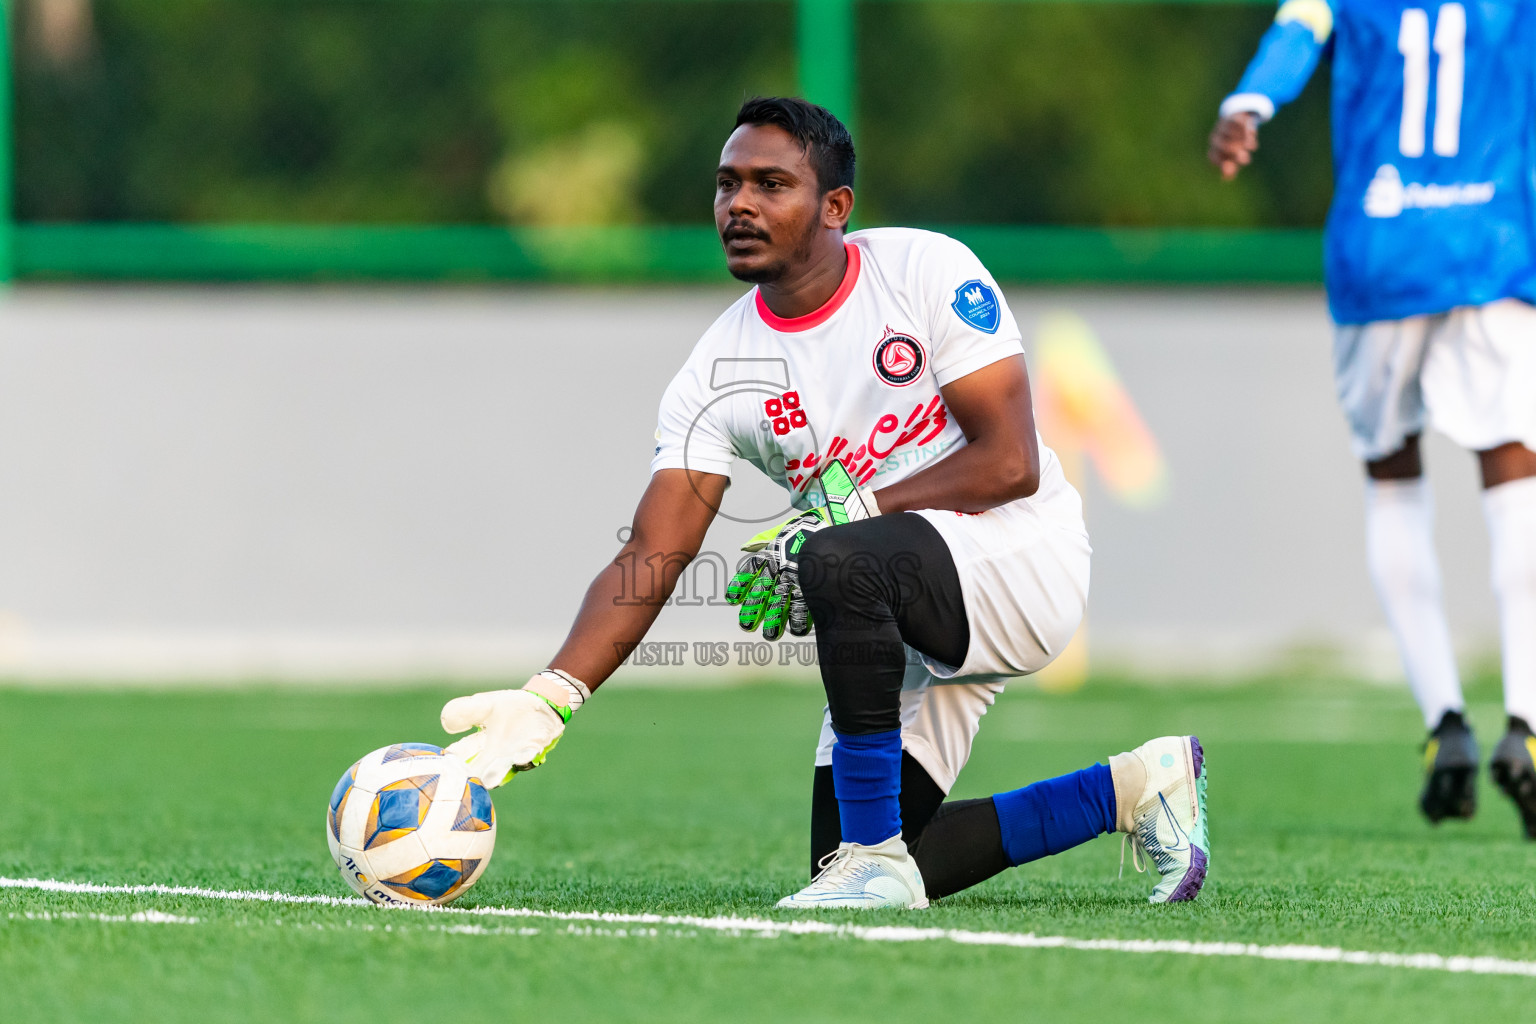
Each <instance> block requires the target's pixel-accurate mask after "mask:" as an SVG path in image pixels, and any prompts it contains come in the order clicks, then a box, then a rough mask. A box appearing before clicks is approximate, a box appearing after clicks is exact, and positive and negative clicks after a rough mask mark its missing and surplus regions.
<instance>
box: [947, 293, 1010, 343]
mask: <svg viewBox="0 0 1536 1024" xmlns="http://www.w3.org/2000/svg"><path fill="white" fill-rule="evenodd" d="M950 308H951V309H953V310H954V311H955V315H956V316H958V317H959V318H960V319H961V320H964V321H965V322H966V323H968V324H970V325H971V326H972V327H974V328H976V329H977V330H978V331H983V332H985V333H987V334H996V333H997V326H998V324H1000V323H1001V322H1002V319H1003V310H1002V307H1001V306H1000V305H998V302H997V293H996V292H994V291H993V290H992V289H991V287H989V286H988V285H985V284H983V283H982V282H980V281H974V280H972V281H967V282H965V284H963V285H961V286H960V287H959V288H956V289H955V301H954V302H952V303H950Z"/></svg>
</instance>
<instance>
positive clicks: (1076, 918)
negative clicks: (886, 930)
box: [0, 678, 1536, 1024]
mask: <svg viewBox="0 0 1536 1024" xmlns="http://www.w3.org/2000/svg"><path fill="white" fill-rule="evenodd" d="M453 693H454V690H453V689H451V688H443V687H421V688H416V689H410V690H400V689H364V688H347V689H297V688H280V687H274V688H250V689H236V690H170V691H163V692H145V691H100V690H77V691H34V690H24V689H9V690H7V689H0V780H3V781H4V788H3V792H4V793H5V799H4V800H3V801H0V875H5V876H9V877H12V878H17V877H39V878H55V879H65V880H70V881H89V882H99V883H108V884H124V883H165V884H176V885H201V886H207V887H212V888H219V889H252V888H261V889H272V890H280V891H283V892H289V893H319V894H332V895H338V896H340V895H350V893H349V892H348V890H347V889H346V888H345V887H344V885H343V884H342V882H341V880H340V878H339V876H338V875H337V873H336V871H335V869H334V867H333V866H332V865H331V863H330V859H329V856H328V854H327V852H326V846H325V840H324V835H323V832H322V829H323V822H324V810H325V803H326V798H327V796H328V795H329V793H330V791H331V787H332V786H333V785H334V783H335V780H336V778H337V777H338V776H339V775H340V774H341V772H342V771H343V770H344V769H345V768H346V767H347V766H348V765H349V764H350V763H351V762H352V761H353V760H354V759H355V758H357V757H358V756H359V755H361V754H362V753H364V752H366V751H368V750H370V749H373V748H375V747H378V746H382V745H384V744H386V743H390V742H397V741H403V740H428V741H439V740H441V738H442V737H441V734H440V732H439V730H438V729H437V727H436V719H437V711H438V708H439V707H440V706H441V703H442V701H443V699H444V698H445V697H447V696H451V695H452V694H453ZM1474 695H1475V696H1476V698H1477V700H1476V701H1475V702H1474V704H1473V706H1472V709H1471V717H1472V719H1473V722H1474V724H1475V725H1476V726H1477V727H1478V729H1479V733H1480V736H1481V737H1482V740H1483V744H1484V748H1485V750H1486V749H1488V748H1490V747H1491V746H1492V744H1493V743H1494V742H1496V740H1497V738H1498V729H1499V728H1500V725H1501V719H1500V711H1499V708H1498V705H1497V691H1496V689H1494V688H1492V686H1491V684H1489V683H1487V682H1486V681H1485V682H1484V683H1483V684H1482V686H1481V687H1480V688H1478V689H1476V690H1474ZM820 703H821V702H820V698H819V695H818V693H817V692H816V691H815V690H814V689H813V688H810V687H806V686H789V685H784V686H771V685H761V686H752V687H742V688H731V689H724V688H723V689H686V688H677V689H649V688H647V689H625V688H624V687H623V686H622V684H620V685H616V686H614V687H611V688H609V689H607V690H604V691H603V692H602V693H601V694H600V695H599V697H598V699H596V700H594V701H593V702H592V703H591V704H590V705H589V706H588V707H587V708H586V709H584V710H583V711H582V712H581V714H580V715H579V716H578V717H577V719H576V721H575V723H574V724H573V726H572V728H571V729H570V731H569V732H568V733H567V735H566V738H565V739H564V740H563V741H562V742H561V745H560V748H559V749H558V750H557V751H556V752H555V753H554V754H553V755H552V756H551V758H550V761H549V764H548V766H547V767H545V768H543V769H540V770H539V771H537V772H535V773H533V774H531V775H528V776H524V777H522V778H519V779H518V780H517V781H516V782H514V783H513V784H511V785H510V786H508V787H507V788H506V789H503V790H499V791H497V793H496V804H497V811H498V816H499V826H500V835H499V840H498V844H497V850H496V855H495V858H494V860H493V861H492V863H491V866H490V868H489V870H488V871H487V873H486V875H485V876H484V878H482V880H481V881H480V883H479V884H478V885H477V886H476V887H475V888H474V890H472V891H471V892H470V893H469V894H468V895H467V896H466V897H465V898H464V899H463V900H461V901H460V903H459V905H460V906H470V907H473V906H491V907H530V908H538V909H543V910H560V911H593V910H598V911H619V912H626V913H636V912H646V913H661V914H680V915H699V916H713V915H721V914H733V915H741V916H768V917H774V918H787V917H788V915H785V914H783V913H781V912H778V911H775V910H773V909H772V904H773V901H774V900H775V899H777V898H778V897H779V896H781V895H783V894H784V893H786V892H789V891H791V890H792V889H794V888H797V887H798V886H799V885H800V884H802V882H803V879H804V877H805V871H806V862H807V857H808V851H807V842H806V825H807V817H808V815H807V800H808V796H809V791H810V769H809V764H810V754H811V748H812V746H813V743H814V740H815V736H816V729H817V727H818V724H819V719H820ZM1172 732H1195V733H1197V734H1199V736H1200V738H1201V740H1202V742H1203V743H1204V745H1205V749H1206V752H1207V757H1208V763H1209V766H1210V814H1211V823H1212V824H1211V841H1212V847H1213V849H1212V860H1211V865H1212V866H1211V875H1210V880H1209V882H1208V883H1207V886H1206V889H1205V892H1204V893H1203V894H1202V896H1201V898H1200V900H1199V901H1198V902H1196V903H1195V904H1193V905H1185V906H1175V907H1166V906H1163V907H1152V906H1148V905H1147V904H1146V903H1145V896H1146V893H1147V892H1148V891H1149V889H1150V885H1151V883H1150V880H1149V877H1148V876H1138V875H1134V874H1132V873H1131V872H1130V870H1129V867H1128V868H1127V872H1126V873H1127V877H1126V878H1124V879H1120V880H1117V879H1116V877H1115V876H1116V869H1117V866H1118V854H1119V851H1118V844H1117V841H1116V840H1114V839H1110V838H1103V839H1099V840H1096V841H1094V842H1091V843H1088V844H1086V845H1085V846H1083V847H1080V848H1078V849H1075V850H1072V851H1070V852H1068V853H1066V854H1064V855H1061V856H1059V857H1056V858H1052V859H1050V860H1047V861H1044V862H1040V863H1036V864H1032V865H1027V866H1025V867H1023V868H1020V869H1016V870H1014V871H1011V872H1009V873H1007V874H1006V875H1004V876H1003V877H1000V878H997V879H994V880H992V881H990V882H988V883H986V884H984V885H982V886H980V887H978V888H976V889H974V890H972V891H970V892H968V893H965V894H961V895H959V896H956V897H952V898H950V899H948V900H944V901H942V902H941V903H937V904H935V906H934V907H933V908H932V909H930V910H928V911H925V912H921V913H907V914H896V913H883V914H876V915H863V916H860V915H854V914H851V913H847V912H843V913H833V914H828V915H825V917H824V918H823V919H825V920H832V921H848V922H857V923H860V924H895V925H921V926H935V927H944V928H956V929H967V930H972V931H981V930H985V931H1007V932H1035V933H1037V934H1040V935H1067V936H1073V937H1080V938H1156V939H1190V940H1221V941H1236V942H1248V943H1260V944H1286V943H1298V944H1317V945H1325V946H1343V947H1345V948H1349V949H1359V950H1373V951H1387V952H1434V953H1441V954H1447V955H1453V954H1479V955H1494V956H1500V957H1506V958H1512V959H1519V960H1536V870H1533V868H1536V845H1530V844H1527V843H1525V842H1524V841H1523V840H1522V839H1521V838H1520V837H1519V828H1518V825H1517V819H1516V816H1515V814H1514V811H1513V809H1512V808H1511V807H1510V806H1508V804H1507V803H1506V802H1505V801H1504V800H1503V798H1502V796H1500V795H1499V794H1498V793H1497V792H1496V790H1494V789H1493V787H1492V786H1491V785H1488V784H1486V782H1485V784H1484V785H1483V787H1482V800H1483V806H1482V809H1481V812H1480V814H1479V816H1478V818H1477V820H1475V821H1474V822H1471V823H1465V824H1463V823H1456V824H1453V825H1446V826H1442V827H1440V828H1438V829H1432V828H1430V827H1429V826H1427V825H1426V824H1425V823H1424V822H1423V821H1422V820H1421V819H1420V818H1419V817H1418V815H1417V813H1416V811H1415V809H1414V800H1415V795H1416V791H1417V786H1418V772H1419V753H1418V744H1419V742H1420V740H1421V732H1422V730H1421V727H1420V723H1419V721H1418V717H1417V713H1416V712H1415V710H1414V709H1413V707H1412V704H1411V702H1410V700H1409V698H1408V696H1407V694H1406V693H1405V692H1403V691H1402V690H1399V689H1392V688H1373V687H1368V686H1364V685H1360V684H1355V683H1349V682H1340V681H1329V680H1323V679H1316V678H1308V679H1301V680H1269V681H1263V682H1254V683H1247V684H1243V685H1233V686H1228V687H1211V686H1173V685H1166V686H1151V685H1136V684H1132V683H1129V682H1124V681H1120V682H1116V681H1096V682H1094V683H1091V684H1090V685H1089V686H1088V687H1087V688H1085V689H1084V690H1082V691H1080V692H1078V693H1075V694H1071V695H1065V696H1051V695H1046V694H1042V693H1039V692H1037V691H1035V690H1033V689H1032V688H1030V687H1029V686H1027V685H1020V686H1016V687H1015V688H1014V689H1013V690H1012V691H1011V692H1009V693H1008V694H1007V695H1005V696H1004V698H1003V699H1002V701H1001V702H1000V703H999V704H998V706H997V708H996V709H995V710H994V711H993V712H992V713H991V714H990V715H988V716H987V718H986V720H985V721H984V723H983V726H982V730H981V735H980V737H979V739H978V742H977V746H976V752H975V756H974V758H973V760H972V762H971V765H970V766H969V768H968V769H967V770H966V773H965V775H964V776H963V777H962V778H961V781H960V785H959V787H958V788H957V791H956V794H955V795H957V796H979V795H985V794H987V793H991V792H994V791H996V790H1001V789H1011V788H1015V787H1017V786H1020V785H1023V784H1025V783H1027V782H1030V781H1033V780H1035V779H1038V778H1042V777H1046V776H1050V775H1054V774H1059V773H1062V772H1066V771H1070V770H1073V769H1076V768H1080V767H1083V766H1084V765H1086V764H1087V763H1089V762H1091V761H1093V760H1096V759H1098V760H1102V759H1103V758H1105V757H1106V756H1107V755H1109V754H1111V753H1114V752H1116V751H1119V750H1122V749H1126V748H1129V747H1131V746H1134V745H1135V744H1136V743H1138V742H1140V741H1141V740H1143V739H1146V738H1149V737H1151V736H1156V735H1160V734H1165V733H1172ZM150 910H153V911H157V912H161V913H165V914H172V915H178V916H182V917H195V918H197V923H195V924H174V923H158V924H157V923H135V922H131V921H111V920H99V919H92V918H89V917H61V916H60V915H61V914H78V915H89V914H98V915H107V916H109V917H111V916H126V915H132V914H134V913H142V912H144V911H150ZM29 915H30V916H29ZM45 915H47V916H45ZM465 925H472V926H474V927H470V928H465V927H464V926H465ZM1533 998H1536V978H1519V977H1490V976H1474V975H1462V974H1447V973H1441V972H1430V971H1417V970H1408V969H1402V968H1391V967H1383V966H1361V965H1349V964H1328V963H1294V962H1280V961H1266V960H1259V959H1252V958H1205V957H1193V956H1179V955H1162V954H1158V955H1133V954H1128V953H1122V952H1091V951H1073V950H1060V949H1055V950H1039V949H1010V948H991V947H977V946H967V945H963V944H958V943H954V942H948V941H930V942H903V943H886V942H869V941H862V940H860V939H858V938H855V937H848V936H826V935H779V936H778V937H774V938H766V937H759V936H757V935H755V934H752V933H728V932H726V933H722V932H717V931H712V930H709V929H701V928H691V927H686V926H682V927H676V926H661V927H656V928H649V927H637V926H634V925H623V924H619V925H612V924H608V925H605V924H602V923H597V924H595V925H592V924H586V923H581V922H575V923H573V922H568V921H559V920H550V919H538V918H523V919H517V918H506V917H480V918H469V917H464V916H460V915H445V914H438V915H429V914H420V913H415V912H410V911H384V910H378V909H374V908H371V907H350V906H344V907H318V906H291V905H276V904H262V903H250V902H216V901H210V900H206V899H200V898H195V897H189V896H165V895H135V896H125V895H88V894H87V895H80V894H49V893H39V892H35V891H27V890H19V889H0V1020H4V1021H7V1022H10V1021H16V1022H30V1021H64V1022H68V1021H90V1022H92V1024H108V1022H114V1021H140V1020H142V1021H151V1020H152V1021H167V1022H177V1021H210V1020H217V1021H224V1020H230V1021H306V1020H316V1021H322V1020H323V1021H342V1022H349V1021H359V1022H363V1021H366V1022H370V1024H378V1022H387V1021H425V1020H431V1021H445V1022H459V1021H465V1022H471V1021H495V1022H507V1024H524V1022H545V1021H548V1022H551V1024H553V1022H561V1024H564V1022H569V1021H588V1020H591V1021H611V1020H612V1021H616V1020H625V1021H696V1020H697V1021H703V1020H710V1021H716V1020H718V1021H743V1022H756V1021H842V1020H860V1021H863V1020H898V1021H907V1020H913V1021H921V1020H933V1021H947V1020H951V1019H953V1020H956V1021H982V1020H1040V1021H1095V1022H1097V1021H1102V1020H1104V1019H1106V1018H1110V1019H1117V1018H1121V1017H1124V1016H1138V1017H1139V1016H1147V1015H1157V1016H1167V1017H1170V1018H1174V1017H1177V1018H1179V1019H1194V1020H1212V1021H1297V1020H1351V1021H1354V1020H1383V1021H1387V1020H1392V1021H1407V1020H1417V1019H1429V1020H1435V1019H1462V1020H1465V1019H1480V1020H1488V1021H1492V1020H1503V1019H1515V1018H1516V1017H1517V1016H1524V1015H1528V1014H1526V1012H1525V1011H1526V1008H1527V1007H1529V1006H1530V1005H1531V1001H1532V999H1533Z"/></svg>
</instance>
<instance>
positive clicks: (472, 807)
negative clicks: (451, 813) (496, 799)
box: [453, 779, 496, 832]
mask: <svg viewBox="0 0 1536 1024" xmlns="http://www.w3.org/2000/svg"><path fill="white" fill-rule="evenodd" d="M495 826H496V808H495V807H493V806H491V794H490V791H489V790H487V789H486V788H485V787H484V786H483V785H481V784H480V780H479V779H470V780H469V781H468V782H466V783H465V784H464V796H463V797H462V798H461V799H460V800H459V813H458V816H457V817H456V818H454V820H453V831H455V832H486V831H489V830H490V829H492V828H494V827H495Z"/></svg>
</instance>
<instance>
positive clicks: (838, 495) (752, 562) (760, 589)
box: [725, 460, 880, 640]
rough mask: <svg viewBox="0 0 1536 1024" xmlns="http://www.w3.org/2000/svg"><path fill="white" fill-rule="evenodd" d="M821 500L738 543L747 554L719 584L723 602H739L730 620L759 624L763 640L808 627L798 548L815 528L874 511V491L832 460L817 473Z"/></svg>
mask: <svg viewBox="0 0 1536 1024" xmlns="http://www.w3.org/2000/svg"><path fill="white" fill-rule="evenodd" d="M818 481H819V482H820V485H821V488H822V492H823V494H824V495H825V496H826V504H824V505H820V506H817V507H816V508H812V509H810V510H808V511H805V512H798V513H796V514H795V515H793V516H791V517H790V518H789V519H787V520H785V521H784V522H783V523H780V524H779V525H778V526H772V527H769V528H768V529H766V530H764V531H763V532H762V533H759V534H758V535H757V536H755V537H753V538H752V539H751V540H749V541H747V542H746V543H745V544H743V545H742V546H741V550H743V551H746V552H749V553H750V554H749V557H747V558H746V559H744V560H743V561H742V563H741V565H740V567H739V568H738V569H737V572H736V575H735V576H733V577H731V582H730V584H729V585H727V586H726V588H725V600H726V603H727V604H733V605H740V606H741V610H740V612H738V613H737V616H736V621H737V622H738V623H739V624H740V626H741V628H742V629H745V630H747V631H748V632H751V631H752V630H754V629H756V628H757V627H758V625H762V627H763V639H764V640H777V639H778V638H779V637H780V636H783V635H784V631H785V629H786V628H787V629H788V630H789V634H790V635H791V636H805V635H806V634H807V633H809V632H810V631H811V612H810V609H809V608H807V607H806V604H805V595H804V594H803V593H802V592H801V589H800V551H801V549H802V548H803V547H804V546H805V542H806V540H807V539H808V538H809V537H810V535H811V534H813V533H815V532H816V531H818V530H824V529H826V528H827V527H829V526H838V525H840V524H842V523H851V522H856V521H857V520H860V519H869V518H871V517H873V516H877V515H879V514H880V506H879V505H878V504H877V503H876V502H875V496H874V492H872V491H871V490H870V489H869V488H867V487H859V486H858V485H857V484H855V483H854V481H853V477H852V476H850V475H849V473H848V468H847V467H846V466H844V465H843V464H842V463H841V462H839V461H836V460H833V461H832V462H829V463H827V465H826V467H825V468H823V469H822V471H821V474H820V476H819V477H818Z"/></svg>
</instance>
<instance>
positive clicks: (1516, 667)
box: [1483, 477, 1536, 725]
mask: <svg viewBox="0 0 1536 1024" xmlns="http://www.w3.org/2000/svg"><path fill="white" fill-rule="evenodd" d="M1483 514H1484V515H1485V516H1487V518H1488V547H1489V553H1490V554H1491V555H1492V562H1493V573H1492V575H1493V593H1494V596H1495V597H1497V598H1498V599H1499V635H1500V637H1501V639H1502V641H1503V644H1502V646H1503V649H1504V652H1503V653H1504V707H1505V710H1506V711H1507V712H1508V713H1509V714H1511V715H1518V716H1519V717H1521V718H1523V719H1525V720H1526V721H1527V722H1530V723H1532V724H1533V725H1536V717H1533V716H1536V477H1526V478H1525V479H1523V480H1511V481H1510V482H1509V483H1507V484H1499V486H1497V487H1490V488H1489V489H1488V490H1486V491H1484V492H1483Z"/></svg>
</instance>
